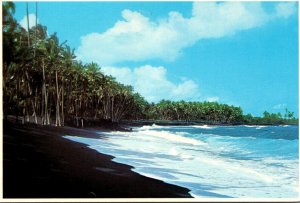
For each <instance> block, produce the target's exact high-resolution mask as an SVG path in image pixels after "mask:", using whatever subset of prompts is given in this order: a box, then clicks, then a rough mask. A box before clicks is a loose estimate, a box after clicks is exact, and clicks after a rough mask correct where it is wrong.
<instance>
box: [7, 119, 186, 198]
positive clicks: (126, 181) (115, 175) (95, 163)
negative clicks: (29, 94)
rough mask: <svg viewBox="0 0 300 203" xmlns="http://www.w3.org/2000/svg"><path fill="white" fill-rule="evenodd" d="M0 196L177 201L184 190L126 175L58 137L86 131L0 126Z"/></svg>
mask: <svg viewBox="0 0 300 203" xmlns="http://www.w3.org/2000/svg"><path fill="white" fill-rule="evenodd" d="M3 128H4V129H3V130H4V132H3V197H4V198H177V197H179V198H182V197H191V196H190V194H189V193H188V192H189V190H188V189H186V188H182V187H179V186H176V185H171V184H167V183H164V182H162V181H159V180H155V179H152V178H148V177H145V176H142V175H139V174H138V173H135V172H133V171H131V168H132V167H131V166H128V165H124V164H119V163H115V162H113V161H112V158H113V157H112V156H109V155H104V154H100V153H98V152H97V151H95V150H93V149H90V148H88V147H87V146H86V145H84V144H80V143H75V142H72V141H70V140H67V139H65V138H63V137H62V136H63V135H74V136H85V137H95V138H96V137H98V138H99V139H100V138H101V136H100V135H98V134H97V133H96V132H95V131H93V130H91V129H77V128H71V127H51V126H38V125H27V126H23V125H17V124H14V123H10V122H4V124H3Z"/></svg>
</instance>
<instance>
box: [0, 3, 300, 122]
mask: <svg viewBox="0 0 300 203" xmlns="http://www.w3.org/2000/svg"><path fill="white" fill-rule="evenodd" d="M2 9H3V21H2V23H3V27H2V31H3V50H4V53H3V105H4V116H6V115H9V114H15V115H16V116H17V117H18V116H23V117H24V118H26V120H28V121H29V117H34V118H35V122H36V123H38V119H37V118H38V117H39V118H41V119H40V120H41V121H40V123H41V124H45V125H49V124H50V120H51V119H52V118H53V117H55V120H56V125H59V126H60V125H64V120H72V119H73V120H74V118H75V120H76V125H77V126H78V125H79V118H82V117H83V118H97V119H108V120H111V121H112V122H118V121H120V120H121V119H129V120H140V119H146V120H168V121H197V122H204V123H210V124H298V119H295V118H294V113H293V112H290V111H288V110H287V109H286V112H285V115H284V117H282V115H281V114H279V113H278V114H274V113H269V112H264V113H263V117H262V118H259V117H253V116H252V115H251V114H247V115H243V111H242V109H241V108H240V107H236V106H230V105H227V104H219V103H217V102H186V101H177V102H175V101H169V100H162V101H160V102H159V103H157V104H154V103H148V102H147V101H146V100H145V99H144V98H143V97H142V96H141V95H140V94H138V93H136V92H134V90H133V87H131V86H126V85H123V84H120V83H119V82H117V81H116V80H115V78H113V77H111V76H107V75H105V74H103V73H102V72H101V68H100V67H99V66H98V65H97V64H96V63H88V64H83V63H82V62H80V61H78V60H75V58H76V56H75V55H74V50H73V49H71V48H70V47H69V46H68V45H67V44H66V42H63V43H60V42H59V39H58V37H57V34H56V33H54V34H52V35H50V36H48V35H47V28H46V27H45V26H42V25H39V24H36V25H35V26H34V27H33V28H31V29H29V31H26V30H25V29H23V28H22V27H21V26H20V25H19V24H18V23H17V22H16V20H15V19H14V18H13V14H14V12H15V7H14V4H13V3H12V2H4V3H3V4H2Z"/></svg>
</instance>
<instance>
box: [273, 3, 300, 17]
mask: <svg viewBox="0 0 300 203" xmlns="http://www.w3.org/2000/svg"><path fill="white" fill-rule="evenodd" d="M296 8H297V7H296V3H291V2H282V3H279V4H277V5H276V14H277V16H278V17H284V18H288V17H289V16H290V15H292V14H293V13H295V12H296Z"/></svg>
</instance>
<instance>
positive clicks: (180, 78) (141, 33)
mask: <svg viewBox="0 0 300 203" xmlns="http://www.w3.org/2000/svg"><path fill="white" fill-rule="evenodd" d="M29 10H30V11H29V13H30V14H31V15H30V19H31V21H32V22H34V19H35V15H34V12H35V3H33V2H32V3H29ZM25 13H26V4H25V3H24V2H17V3H16V14H15V17H16V19H17V20H18V21H19V22H20V23H21V25H23V26H26V21H25V18H24V17H25ZM38 21H39V23H41V24H43V25H46V26H47V28H48V33H49V34H51V33H53V32H57V33H58V36H59V38H60V40H61V42H62V41H64V40H67V41H68V44H69V45H70V46H71V47H73V48H75V50H76V55H77V56H78V59H80V60H82V61H83V62H92V61H94V62H97V63H98V64H99V65H100V66H101V68H102V71H103V72H105V73H107V74H110V75H113V76H114V77H116V79H117V80H119V81H120V82H122V83H125V84H130V85H133V87H134V88H135V90H136V91H138V92H140V93H141V94H142V95H143V96H144V97H145V98H146V99H147V100H148V101H153V102H157V101H159V100H161V99H171V100H181V99H183V100H190V101H205V100H208V101H218V102H221V103H227V104H232V105H237V106H241V107H242V108H243V110H244V113H252V114H253V115H261V114H262V112H263V111H264V110H267V111H270V112H284V109H285V108H286V107H287V108H288V109H290V110H292V111H294V112H295V114H296V116H298V5H297V3H294V2H290V3H286V2H275V3H268V2H264V3H260V2H254V3H241V2H222V3H220V2H219V3H216V2H209V3H200V2H198V3H193V2H175V3H174V2H131V3H128V2H87V3H82V2H76V3H74V2H65V3H62V2H50V3H49V2H48V3H46V2H43V3H41V2H40V3H38ZM31 24H32V25H33V23H31Z"/></svg>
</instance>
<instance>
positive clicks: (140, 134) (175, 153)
mask: <svg viewBox="0 0 300 203" xmlns="http://www.w3.org/2000/svg"><path fill="white" fill-rule="evenodd" d="M99 134H104V135H105V136H104V138H103V139H90V138H82V137H73V136H65V137H66V138H67V139H70V140H73V141H76V142H81V143H85V144H87V145H89V147H90V148H92V149H96V150H98V151H99V152H101V153H104V154H110V155H113V156H115V158H114V161H116V162H120V163H125V164H129V165H131V166H133V167H134V169H133V170H134V171H136V172H138V173H140V174H142V175H145V176H148V177H152V178H156V179H160V180H163V181H165V182H167V183H171V184H176V185H179V186H183V187H186V188H189V189H190V190H191V192H190V193H191V195H192V196H194V197H214V198H227V197H233V198H297V197H298V195H299V193H298V190H299V161H298V160H299V157H298V156H299V133H298V126H207V125H203V126H156V125H153V126H143V127H139V128H134V129H133V132H109V133H107V132H106V133H104V132H99Z"/></svg>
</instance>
